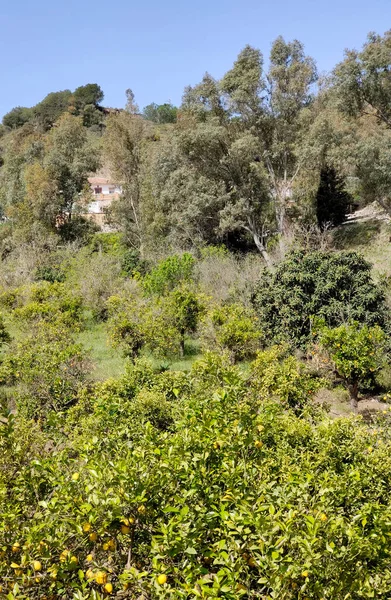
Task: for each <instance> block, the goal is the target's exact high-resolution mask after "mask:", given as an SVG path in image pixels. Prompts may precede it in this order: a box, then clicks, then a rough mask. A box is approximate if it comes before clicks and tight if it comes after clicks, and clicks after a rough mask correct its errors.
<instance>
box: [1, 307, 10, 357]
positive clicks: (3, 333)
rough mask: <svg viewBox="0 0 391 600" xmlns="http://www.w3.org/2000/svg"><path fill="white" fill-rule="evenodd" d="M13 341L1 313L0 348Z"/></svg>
mask: <svg viewBox="0 0 391 600" xmlns="http://www.w3.org/2000/svg"><path fill="white" fill-rule="evenodd" d="M10 340H11V336H10V334H9V333H8V331H7V328H6V326H5V323H4V319H3V316H2V314H1V313H0V348H1V346H2V345H3V344H6V343H7V342H9V341H10Z"/></svg>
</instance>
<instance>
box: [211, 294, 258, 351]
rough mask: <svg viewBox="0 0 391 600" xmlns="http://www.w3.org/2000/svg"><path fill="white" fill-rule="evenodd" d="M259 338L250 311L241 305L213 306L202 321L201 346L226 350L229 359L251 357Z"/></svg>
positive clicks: (253, 314) (252, 314)
mask: <svg viewBox="0 0 391 600" xmlns="http://www.w3.org/2000/svg"><path fill="white" fill-rule="evenodd" d="M261 339H262V333H261V331H260V329H259V326H258V321H257V317H256V315H255V313H254V311H252V310H251V309H250V308H246V307H245V306H243V305H241V304H225V305H222V306H217V307H213V308H212V309H211V310H210V311H209V312H208V313H207V314H206V315H205V317H204V319H203V322H202V327H201V346H202V348H203V349H204V350H215V349H216V348H220V349H221V350H227V351H228V352H229V354H230V356H231V359H232V361H233V362H237V361H238V360H244V359H246V358H251V357H252V356H254V354H255V352H256V351H257V349H258V348H259V347H260V342H261Z"/></svg>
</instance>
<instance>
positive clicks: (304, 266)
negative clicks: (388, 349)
mask: <svg viewBox="0 0 391 600" xmlns="http://www.w3.org/2000/svg"><path fill="white" fill-rule="evenodd" d="M253 303H254V306H255V309H256V312H257V315H258V317H259V320H260V323H261V326H262V329H263V331H264V332H265V335H266V339H267V340H274V341H277V342H279V341H282V340H285V341H288V342H289V343H291V344H293V345H295V346H301V347H304V346H305V345H306V344H308V342H309V341H310V340H311V319H312V317H313V316H317V317H320V318H323V319H324V320H325V322H326V324H327V325H328V326H330V327H336V326H338V325H340V324H341V323H343V322H345V321H347V320H349V319H354V320H357V321H359V322H361V323H367V324H368V325H369V326H372V325H375V324H378V325H379V326H380V327H383V328H384V327H387V326H388V325H387V323H388V320H389V317H388V315H387V310H386V304H385V297H384V292H383V290H382V288H381V287H380V286H378V285H377V284H375V282H374V281H373V279H372V277H371V267H370V265H369V263H367V262H366V261H365V260H364V259H363V258H362V257H361V256H360V255H358V254H357V253H355V252H340V253H327V252H320V251H316V252H309V253H304V252H295V253H293V254H292V255H291V256H289V257H288V258H287V259H286V260H285V261H283V262H282V263H280V264H279V265H278V267H277V268H276V270H275V272H274V273H264V274H263V275H262V280H261V281H260V282H259V284H258V285H257V286H256V290H255V293H254V296H253Z"/></svg>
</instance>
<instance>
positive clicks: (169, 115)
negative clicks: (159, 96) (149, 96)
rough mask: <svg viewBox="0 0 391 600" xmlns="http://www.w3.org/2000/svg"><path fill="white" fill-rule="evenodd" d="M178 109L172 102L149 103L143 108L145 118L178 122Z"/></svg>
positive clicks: (157, 121)
mask: <svg viewBox="0 0 391 600" xmlns="http://www.w3.org/2000/svg"><path fill="white" fill-rule="evenodd" d="M177 113H178V109H177V108H176V106H173V105H172V104H170V103H165V104H155V102H152V104H148V106H146V107H145V108H144V110H143V115H144V118H145V119H147V120H148V121H152V122H153V123H159V124H164V123H176V120H177Z"/></svg>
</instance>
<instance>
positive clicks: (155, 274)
mask: <svg viewBox="0 0 391 600" xmlns="http://www.w3.org/2000/svg"><path fill="white" fill-rule="evenodd" d="M194 268H195V258H194V257H193V256H192V255H191V254H189V253H188V252H185V253H184V254H182V255H181V256H179V255H177V254H174V255H173V256H169V257H168V258H166V259H164V260H162V261H161V262H160V263H158V264H157V265H156V267H154V268H153V269H152V270H151V271H150V272H149V273H148V274H147V275H146V276H145V277H144V279H143V287H144V290H145V292H146V293H147V294H157V295H159V296H162V295H164V294H166V293H168V292H170V291H171V290H173V289H174V288H175V286H177V285H179V284H180V283H185V282H190V281H191V280H192V279H193V275H194Z"/></svg>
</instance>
